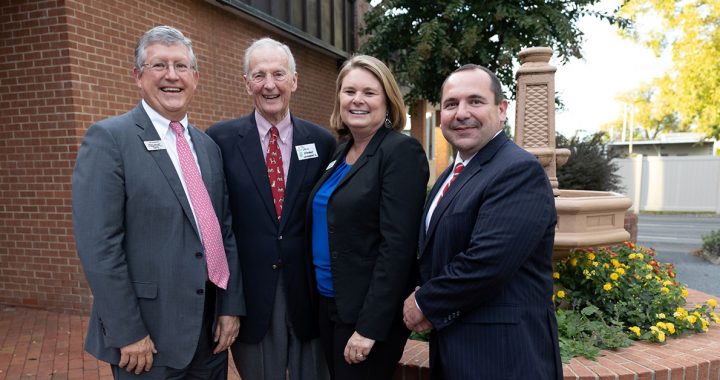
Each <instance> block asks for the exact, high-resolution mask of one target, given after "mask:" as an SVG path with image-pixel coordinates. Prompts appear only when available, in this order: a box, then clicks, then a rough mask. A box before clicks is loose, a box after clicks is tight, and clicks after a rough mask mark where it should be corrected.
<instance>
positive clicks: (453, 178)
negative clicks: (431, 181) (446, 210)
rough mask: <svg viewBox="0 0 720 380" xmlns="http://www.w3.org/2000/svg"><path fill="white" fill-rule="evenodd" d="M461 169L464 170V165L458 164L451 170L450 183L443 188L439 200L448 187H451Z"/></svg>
mask: <svg viewBox="0 0 720 380" xmlns="http://www.w3.org/2000/svg"><path fill="white" fill-rule="evenodd" d="M463 169H465V165H463V164H462V162H458V164H457V165H455V169H453V174H452V178H450V182H448V183H447V185H445V187H443V191H442V194H441V195H440V198H442V197H443V196H444V195H445V192H446V191H448V189H449V188H450V185H452V183H453V182H454V181H455V178H457V176H458V175H459V174H460V172H461V171H463Z"/></svg>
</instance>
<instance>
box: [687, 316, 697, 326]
mask: <svg viewBox="0 0 720 380" xmlns="http://www.w3.org/2000/svg"><path fill="white" fill-rule="evenodd" d="M687 320H688V322H690V324H691V325H694V324H695V322H697V317H696V316H694V315H688V317H687Z"/></svg>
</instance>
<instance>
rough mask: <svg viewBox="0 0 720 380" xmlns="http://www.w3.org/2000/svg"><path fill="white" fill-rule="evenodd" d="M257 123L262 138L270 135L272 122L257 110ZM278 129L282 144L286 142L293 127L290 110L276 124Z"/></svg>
mask: <svg viewBox="0 0 720 380" xmlns="http://www.w3.org/2000/svg"><path fill="white" fill-rule="evenodd" d="M255 124H257V128H258V132H259V133H260V138H261V139H263V140H264V139H265V138H266V137H268V136H269V132H270V128H272V124H271V123H270V122H269V121H267V119H265V118H264V117H263V116H262V115H261V114H260V112H258V111H257V110H255ZM275 127H276V128H277V129H278V132H279V133H280V136H279V137H280V142H281V143H282V144H286V143H287V140H288V137H289V135H290V129H291V128H292V120H291V118H290V112H288V113H287V115H285V117H284V118H283V119H282V120H280V122H279V123H277V125H276V126H275Z"/></svg>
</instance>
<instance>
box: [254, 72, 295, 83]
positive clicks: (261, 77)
mask: <svg viewBox="0 0 720 380" xmlns="http://www.w3.org/2000/svg"><path fill="white" fill-rule="evenodd" d="M270 76H272V78H273V80H274V81H275V82H285V81H286V80H287V78H288V75H287V73H286V72H284V71H276V72H274V73H272V74H270ZM267 77H268V75H267V74H266V73H264V72H262V71H258V72H256V73H253V74H251V75H250V80H251V81H252V82H253V83H255V84H261V83H265V81H266V80H267Z"/></svg>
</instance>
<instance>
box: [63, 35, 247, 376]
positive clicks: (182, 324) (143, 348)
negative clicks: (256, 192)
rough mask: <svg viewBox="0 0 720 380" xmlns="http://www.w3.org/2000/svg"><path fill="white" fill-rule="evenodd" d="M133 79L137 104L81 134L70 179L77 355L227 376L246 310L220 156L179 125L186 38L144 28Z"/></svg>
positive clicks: (165, 371) (186, 88) (169, 372)
mask: <svg viewBox="0 0 720 380" xmlns="http://www.w3.org/2000/svg"><path fill="white" fill-rule="evenodd" d="M133 75H134V78H135V81H136V84H137V86H138V88H139V89H140V94H141V96H142V101H141V102H140V104H138V105H137V106H136V107H135V108H134V109H133V110H131V111H130V112H128V113H126V114H123V115H120V116H116V117H112V118H109V119H105V120H102V121H100V122H98V123H96V124H94V125H92V126H91V127H90V128H89V129H88V131H87V133H86V135H85V138H84V139H83V142H82V145H81V146H80V150H79V152H78V157H77V163H76V166H75V170H74V172H73V177H72V185H73V227H74V230H75V241H76V243H77V250H78V255H79V257H80V260H81V262H82V265H83V269H84V271H85V276H86V278H87V280H88V284H89V285H90V289H91V290H92V293H93V296H94V303H93V309H92V315H91V316H90V323H89V328H88V334H87V340H86V349H87V351H88V352H90V353H91V354H92V355H94V356H95V357H97V358H98V359H100V360H103V361H106V362H109V363H110V364H111V365H112V371H113V375H114V377H115V378H116V379H118V378H122V379H124V378H136V377H142V378H145V379H170V378H172V379H176V378H202V379H225V378H226V377H227V348H228V347H229V346H230V344H231V343H232V341H233V340H234V339H235V337H236V336H237V334H238V329H239V318H238V316H239V315H242V314H243V313H244V312H245V308H244V301H243V294H242V288H241V286H242V279H241V278H240V270H239V267H238V260H237V250H236V247H235V238H234V237H233V234H232V229H231V219H230V218H231V216H230V212H229V209H228V197H227V191H226V187H225V180H224V176H223V171H222V170H223V169H222V158H221V156H220V150H219V149H218V147H217V145H215V143H213V142H212V140H211V139H210V138H208V137H207V136H206V135H204V134H203V133H202V132H201V131H200V130H198V129H197V128H195V127H193V126H192V125H190V124H188V119H187V108H188V104H189V103H190V100H191V99H192V96H193V93H194V91H195V88H196V87H197V83H198V79H199V76H198V71H197V62H196V58H195V55H194V53H193V51H192V43H191V42H190V40H189V39H187V38H186V37H185V36H183V34H182V33H181V32H180V31H178V30H176V29H174V28H171V27H167V26H159V27H155V28H153V29H151V30H149V31H147V32H146V33H145V34H144V35H143V36H142V38H141V39H140V41H139V42H138V45H137V47H136V49H135V68H134V70H133Z"/></svg>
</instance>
